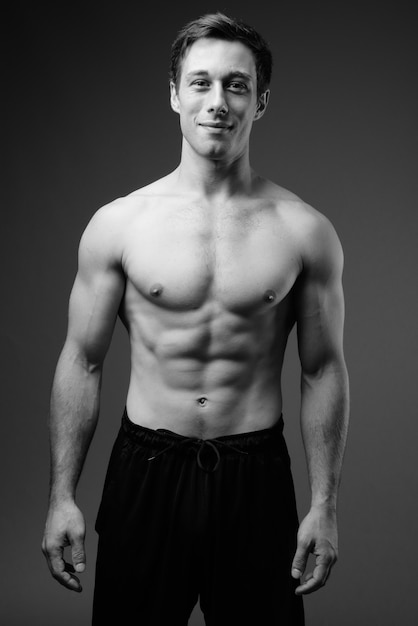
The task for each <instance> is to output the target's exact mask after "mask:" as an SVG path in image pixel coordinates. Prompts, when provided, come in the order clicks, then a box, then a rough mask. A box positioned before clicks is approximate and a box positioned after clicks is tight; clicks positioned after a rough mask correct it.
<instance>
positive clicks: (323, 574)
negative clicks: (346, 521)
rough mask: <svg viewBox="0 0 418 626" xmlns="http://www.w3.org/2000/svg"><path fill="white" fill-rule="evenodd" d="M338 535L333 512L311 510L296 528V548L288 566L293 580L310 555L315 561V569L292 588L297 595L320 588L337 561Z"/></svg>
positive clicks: (297, 576)
mask: <svg viewBox="0 0 418 626" xmlns="http://www.w3.org/2000/svg"><path fill="white" fill-rule="evenodd" d="M337 546H338V533H337V521H336V515H335V512H331V513H330V512H329V511H325V510H324V509H321V508H314V507H313V508H312V509H311V510H310V511H309V513H308V515H307V516H306V517H305V519H304V520H303V521H302V523H301V525H300V526H299V531H298V545H297V550H296V554H295V558H294V559H293V563H292V576H293V578H301V576H302V575H303V573H304V571H305V568H306V563H307V560H308V556H309V554H310V553H312V554H314V555H315V557H316V562H315V568H314V570H313V572H309V573H308V574H306V576H305V580H304V582H303V583H302V584H301V585H299V587H297V588H296V591H295V593H296V594H297V595H302V594H307V593H312V592H313V591H316V590H317V589H319V588H320V587H323V586H324V585H325V583H326V581H327V579H328V577H329V575H330V572H331V568H332V566H333V565H334V563H335V562H336V560H337V557H338V547H337Z"/></svg>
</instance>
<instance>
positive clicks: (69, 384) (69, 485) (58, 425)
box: [49, 347, 101, 504]
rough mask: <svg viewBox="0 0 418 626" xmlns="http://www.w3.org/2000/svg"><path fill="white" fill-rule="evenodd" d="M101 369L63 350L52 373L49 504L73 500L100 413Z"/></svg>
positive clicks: (71, 350)
mask: <svg viewBox="0 0 418 626" xmlns="http://www.w3.org/2000/svg"><path fill="white" fill-rule="evenodd" d="M100 384H101V367H98V366H95V367H93V366H92V365H91V364H89V363H88V362H87V361H86V360H85V359H83V358H82V357H81V356H80V354H78V353H77V351H76V350H74V349H71V348H68V347H64V350H63V352H62V354H61V356H60V359H59V361H58V365H57V369H56V372H55V377H54V382H53V387H52V394H51V412H50V423H49V429H50V445H51V486H50V501H51V504H54V503H59V502H62V501H64V500H68V499H70V500H71V499H74V497H75V490H76V487H77V483H78V479H79V477H80V474H81V470H82V468H83V464H84V461H85V458H86V455H87V451H88V448H89V445H90V442H91V439H92V437H93V434H94V431H95V428H96V425H97V419H98V414H99V398H100Z"/></svg>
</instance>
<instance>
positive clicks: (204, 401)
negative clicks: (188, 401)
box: [197, 396, 208, 406]
mask: <svg viewBox="0 0 418 626" xmlns="http://www.w3.org/2000/svg"><path fill="white" fill-rule="evenodd" d="M197 403H198V405H199V406H206V405H207V403H208V399H207V398H205V396H201V397H200V398H198V399H197Z"/></svg>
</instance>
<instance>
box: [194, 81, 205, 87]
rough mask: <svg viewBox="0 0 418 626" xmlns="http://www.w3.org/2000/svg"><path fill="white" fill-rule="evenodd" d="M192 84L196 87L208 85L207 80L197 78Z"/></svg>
mask: <svg viewBox="0 0 418 626" xmlns="http://www.w3.org/2000/svg"><path fill="white" fill-rule="evenodd" d="M192 84H193V86H194V87H207V82H206V81H205V80H195V81H193V83H192Z"/></svg>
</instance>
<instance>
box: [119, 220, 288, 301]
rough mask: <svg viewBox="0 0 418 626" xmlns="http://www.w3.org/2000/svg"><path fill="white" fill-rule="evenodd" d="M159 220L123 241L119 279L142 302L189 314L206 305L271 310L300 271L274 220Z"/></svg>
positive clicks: (283, 296) (285, 239)
mask: <svg viewBox="0 0 418 626" xmlns="http://www.w3.org/2000/svg"><path fill="white" fill-rule="evenodd" d="M161 217H162V218H163V217H164V216H161ZM165 217H166V219H155V220H150V221H148V222H147V224H146V227H144V228H142V229H141V228H139V227H138V228H135V229H133V230H132V233H130V234H129V236H128V237H127V243H126V250H125V255H124V269H125V273H126V276H127V279H128V281H129V284H130V285H131V286H132V288H133V290H134V292H136V293H138V295H140V296H143V297H144V298H146V300H148V301H151V302H153V303H155V304H157V305H158V306H161V307H164V308H167V309H173V310H192V309H198V308H200V307H201V306H202V305H203V304H204V303H205V302H207V301H208V300H209V299H211V300H215V301H217V302H218V303H219V304H220V305H221V306H222V307H223V308H225V309H227V310H230V311H235V312H239V311H244V310H254V309H258V308H262V307H266V306H273V305H274V304H278V303H279V302H280V301H281V300H283V299H284V298H285V296H286V295H287V294H288V293H289V291H290V289H291V287H292V285H293V284H294V282H295V280H296V277H297V275H298V273H299V271H300V263H299V255H298V251H297V250H296V249H295V246H294V243H293V241H292V238H291V236H290V235H289V233H288V232H287V231H286V228H285V227H283V225H281V224H280V223H277V221H276V220H274V219H272V218H271V217H269V216H267V217H263V216H262V217H260V216H257V217H256V218H246V217H245V216H244V217H243V219H241V220H238V219H231V218H229V219H228V218H223V219H219V220H208V219H194V218H190V217H189V218H187V215H186V216H185V215H175V216H174V217H173V216H171V215H169V214H167V215H166V216H165Z"/></svg>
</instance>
